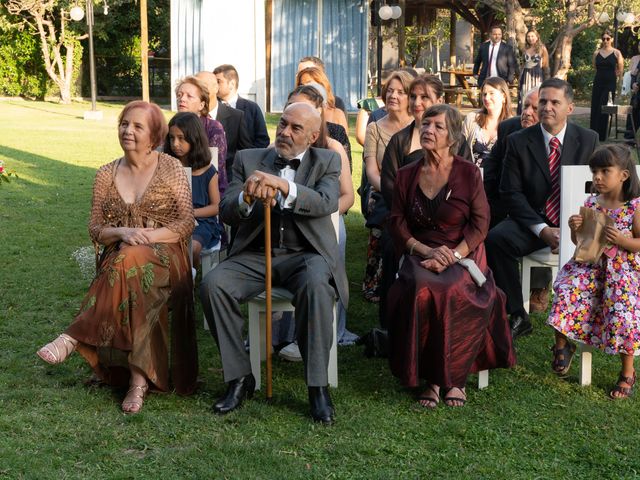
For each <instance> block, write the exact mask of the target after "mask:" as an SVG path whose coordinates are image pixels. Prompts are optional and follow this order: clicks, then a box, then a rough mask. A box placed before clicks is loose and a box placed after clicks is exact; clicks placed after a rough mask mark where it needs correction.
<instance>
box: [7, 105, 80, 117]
mask: <svg viewBox="0 0 640 480" xmlns="http://www.w3.org/2000/svg"><path fill="white" fill-rule="evenodd" d="M7 103H8V104H9V105H13V106H14V107H21V108H28V109H31V110H36V111H38V112H41V113H45V112H46V113H51V114H53V115H58V116H61V117H71V118H76V119H82V118H84V116H83V115H76V114H74V113H66V112H63V111H57V110H52V109H49V108H42V106H43V105H48V104H50V105H61V104H56V103H53V102H42V101H33V100H24V101H21V102H20V103H18V102H11V101H10V102H7ZM61 106H62V105H61Z"/></svg>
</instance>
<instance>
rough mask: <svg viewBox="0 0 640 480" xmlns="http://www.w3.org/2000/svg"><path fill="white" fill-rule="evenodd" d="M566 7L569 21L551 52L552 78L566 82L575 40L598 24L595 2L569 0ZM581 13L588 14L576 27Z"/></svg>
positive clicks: (591, 0) (592, 0)
mask: <svg viewBox="0 0 640 480" xmlns="http://www.w3.org/2000/svg"><path fill="white" fill-rule="evenodd" d="M566 5H567V21H566V23H565V24H564V25H563V26H562V28H561V29H560V31H559V32H558V35H557V36H556V38H555V40H554V41H553V44H552V45H551V49H550V51H549V61H550V63H551V76H552V77H557V78H562V79H563V80H566V78H567V73H568V72H569V69H570V68H571V50H572V49H573V39H574V38H576V36H577V35H578V34H579V33H581V32H582V31H583V30H586V29H587V28H589V27H591V26H592V25H594V24H595V23H596V20H595V9H594V0H588V1H587V2H585V1H584V0H582V1H581V0H569V1H568V2H567V4H566ZM585 7H586V10H587V11H586V12H585ZM581 13H582V14H584V13H586V20H585V21H584V22H583V23H582V24H580V25H578V26H576V23H577V19H578V15H579V14H581Z"/></svg>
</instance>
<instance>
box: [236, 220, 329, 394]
mask: <svg viewBox="0 0 640 480" xmlns="http://www.w3.org/2000/svg"><path fill="white" fill-rule="evenodd" d="M339 218H340V217H339V213H338V212H334V213H332V214H331V221H332V223H333V227H334V229H335V234H336V239H337V238H338V220H339ZM292 299H293V294H292V293H291V292H289V290H287V289H285V288H280V287H273V288H272V289H271V310H272V311H273V312H294V311H295V309H294V307H293V305H292V304H291V300H292ZM337 305H338V304H337V302H334V305H333V340H332V342H331V350H330V351H329V367H328V370H327V373H328V376H329V385H331V386H332V387H334V388H336V387H337V386H338V342H337V338H336V337H337V335H336V328H337V323H338V318H337ZM248 307H249V358H250V360H251V373H253V376H254V377H255V379H256V390H259V389H260V386H261V382H260V378H261V370H260V363H261V362H262V361H263V360H264V359H265V358H266V355H267V354H266V351H265V330H266V327H265V324H266V319H265V310H266V298H265V292H262V293H261V294H260V295H258V296H257V297H254V298H252V299H251V300H249V302H248Z"/></svg>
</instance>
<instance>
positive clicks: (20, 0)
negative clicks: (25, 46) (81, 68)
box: [6, 0, 86, 103]
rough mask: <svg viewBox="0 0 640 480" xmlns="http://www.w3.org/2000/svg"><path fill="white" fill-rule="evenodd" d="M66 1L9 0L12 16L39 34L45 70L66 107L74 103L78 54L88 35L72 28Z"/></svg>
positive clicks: (7, 5)
mask: <svg viewBox="0 0 640 480" xmlns="http://www.w3.org/2000/svg"><path fill="white" fill-rule="evenodd" d="M68 6H69V5H68V3H67V2H66V0H7V3H6V8H7V10H8V11H9V13H12V14H14V15H16V16H18V17H19V18H20V19H21V22H22V24H23V25H25V26H27V27H28V28H29V29H31V31H32V32H34V33H36V34H37V36H38V37H39V39H40V50H41V52H42V60H43V62H44V68H45V70H46V71H47V74H48V75H49V77H50V78H51V80H52V81H53V82H54V83H55V85H56V86H57V87H58V89H59V91H60V101H61V102H62V103H70V102H71V87H72V85H73V74H74V52H75V51H76V48H77V47H78V44H79V40H80V39H82V38H85V37H86V35H79V34H77V33H76V32H75V31H74V29H73V27H71V25H69V18H68V17H67V12H66V8H68Z"/></svg>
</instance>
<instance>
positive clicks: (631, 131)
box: [624, 43, 640, 139]
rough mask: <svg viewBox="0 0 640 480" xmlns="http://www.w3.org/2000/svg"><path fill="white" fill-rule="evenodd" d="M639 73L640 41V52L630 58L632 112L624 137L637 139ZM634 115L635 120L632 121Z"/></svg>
mask: <svg viewBox="0 0 640 480" xmlns="http://www.w3.org/2000/svg"><path fill="white" fill-rule="evenodd" d="M638 73H640V43H639V44H638V53H637V54H636V55H634V56H633V57H631V60H629V76H630V77H631V78H630V80H631V81H630V82H629V85H630V87H631V102H630V103H631V114H630V115H627V131H626V132H625V134H624V138H627V139H635V135H636V131H637V130H638V128H640V94H639V92H640V82H639V81H638V80H639V79H638ZM632 117H633V122H632V121H631V120H632Z"/></svg>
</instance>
